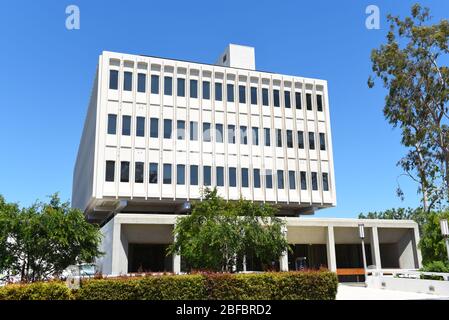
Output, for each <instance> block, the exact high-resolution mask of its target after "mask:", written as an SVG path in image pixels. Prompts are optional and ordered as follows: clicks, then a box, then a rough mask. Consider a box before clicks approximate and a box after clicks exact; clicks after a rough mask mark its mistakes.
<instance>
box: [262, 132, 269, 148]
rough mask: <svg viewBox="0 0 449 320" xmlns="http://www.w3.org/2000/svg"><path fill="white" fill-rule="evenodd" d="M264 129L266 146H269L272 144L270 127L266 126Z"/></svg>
mask: <svg viewBox="0 0 449 320" xmlns="http://www.w3.org/2000/svg"><path fill="white" fill-rule="evenodd" d="M263 131H264V140H265V141H264V144H265V147H269V146H270V145H271V135H270V128H264V129H263Z"/></svg>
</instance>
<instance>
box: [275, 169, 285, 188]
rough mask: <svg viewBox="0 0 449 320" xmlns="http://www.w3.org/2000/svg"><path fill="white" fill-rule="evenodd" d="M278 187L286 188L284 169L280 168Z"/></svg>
mask: <svg viewBox="0 0 449 320" xmlns="http://www.w3.org/2000/svg"><path fill="white" fill-rule="evenodd" d="M277 176H278V189H284V171H283V170H278V174H277Z"/></svg>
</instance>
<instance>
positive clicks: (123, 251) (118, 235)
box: [111, 218, 128, 275]
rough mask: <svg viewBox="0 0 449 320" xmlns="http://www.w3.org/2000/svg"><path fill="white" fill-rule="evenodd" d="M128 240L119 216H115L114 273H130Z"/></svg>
mask: <svg viewBox="0 0 449 320" xmlns="http://www.w3.org/2000/svg"><path fill="white" fill-rule="evenodd" d="M127 251H128V241H127V240H126V237H124V235H122V226H121V224H120V222H119V221H118V219H117V218H114V226H113V231H112V270H111V273H112V274H113V275H121V274H127V273H128V256H127Z"/></svg>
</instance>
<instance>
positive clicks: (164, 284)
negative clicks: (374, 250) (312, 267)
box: [0, 271, 338, 300]
mask: <svg viewBox="0 0 449 320" xmlns="http://www.w3.org/2000/svg"><path fill="white" fill-rule="evenodd" d="M337 286H338V279H337V275H336V274H335V273H332V272H328V271H308V272H280V273H275V272H269V273H259V274H191V275H159V276H145V277H120V278H104V279H89V280H84V281H82V282H81V287H80V288H79V289H78V290H74V291H73V292H71V291H70V290H69V289H68V288H67V287H66V286H65V284H64V283H61V282H49V283H34V284H29V285H8V286H5V287H3V288H0V300H8V299H9V300H27V299H29V300H35V299H40V300H44V299H52V300H53V299H67V300H69V299H78V300H229V299H231V300H333V299H335V296H336V294H337Z"/></svg>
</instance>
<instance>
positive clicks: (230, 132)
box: [228, 124, 235, 143]
mask: <svg viewBox="0 0 449 320" xmlns="http://www.w3.org/2000/svg"><path fill="white" fill-rule="evenodd" d="M228 143H235V125H233V124H229V125H228Z"/></svg>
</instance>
